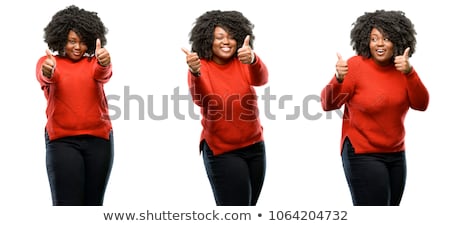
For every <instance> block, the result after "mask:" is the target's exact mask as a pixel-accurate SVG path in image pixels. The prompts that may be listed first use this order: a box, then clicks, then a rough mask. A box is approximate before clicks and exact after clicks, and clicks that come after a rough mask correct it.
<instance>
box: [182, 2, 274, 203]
mask: <svg viewBox="0 0 450 226" xmlns="http://www.w3.org/2000/svg"><path fill="white" fill-rule="evenodd" d="M253 27H254V25H253V24H252V23H251V22H250V21H249V20H248V19H247V18H246V17H245V16H244V15H243V14H242V13H241V12H237V11H220V10H213V11H208V12H206V13H204V14H203V15H201V16H200V17H198V18H197V20H196V23H195V25H194V27H193V28H192V30H191V32H190V43H191V44H192V52H190V51H188V50H186V49H183V51H184V53H185V54H186V61H187V64H188V66H189V72H188V83H189V88H190V92H191V95H192V98H193V100H194V102H195V104H197V105H198V106H200V108H201V112H202V126H203V130H202V133H201V136H200V150H201V151H202V153H203V160H204V164H205V168H206V172H207V175H208V178H209V181H210V183H211V187H212V190H213V193H214V197H215V201H216V204H217V205H218V206H250V205H251V206H254V205H256V203H257V201H258V198H259V195H260V192H261V189H262V186H263V182H264V177H265V170H266V154H265V144H264V138H263V128H262V126H261V123H260V120H259V117H258V106H257V96H256V92H255V90H254V88H253V86H262V85H264V84H266V83H267V80H268V71H267V68H266V66H265V64H264V63H263V61H262V60H261V59H260V58H259V57H258V56H257V55H256V54H255V53H254V52H253V50H252V46H253V39H254V36H253Z"/></svg>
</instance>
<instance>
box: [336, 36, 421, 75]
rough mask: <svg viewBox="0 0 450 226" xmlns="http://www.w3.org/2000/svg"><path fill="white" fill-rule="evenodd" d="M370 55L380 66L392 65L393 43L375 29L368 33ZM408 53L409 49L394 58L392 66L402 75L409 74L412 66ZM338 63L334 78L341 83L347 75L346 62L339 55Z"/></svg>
mask: <svg viewBox="0 0 450 226" xmlns="http://www.w3.org/2000/svg"><path fill="white" fill-rule="evenodd" d="M369 48H370V54H371V56H372V58H373V60H374V61H375V62H376V63H377V64H378V65H380V66H388V65H391V64H392V61H391V59H392V57H393V56H394V51H393V49H394V43H392V42H391V40H389V39H388V38H386V37H384V35H383V34H382V33H381V32H380V31H379V30H378V29H376V28H373V29H372V32H371V33H370V43H369ZM409 51H410V48H406V49H405V51H404V53H403V55H400V56H395V58H394V65H395V68H396V69H397V70H398V71H401V72H402V73H403V74H409V73H410V72H411V70H412V66H411V65H410V63H409ZM337 57H338V61H337V63H336V77H337V79H338V80H340V81H343V80H344V77H345V76H346V75H347V73H348V65H347V61H346V60H344V59H343V58H342V56H341V54H339V53H338V54H337Z"/></svg>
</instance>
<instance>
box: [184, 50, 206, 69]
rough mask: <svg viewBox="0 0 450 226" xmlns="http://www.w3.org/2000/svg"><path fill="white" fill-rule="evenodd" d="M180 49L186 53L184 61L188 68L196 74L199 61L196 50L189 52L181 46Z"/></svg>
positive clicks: (199, 65) (199, 64)
mask: <svg viewBox="0 0 450 226" xmlns="http://www.w3.org/2000/svg"><path fill="white" fill-rule="evenodd" d="M181 51H183V52H184V54H186V63H187V65H188V66H189V70H190V71H191V72H192V73H193V74H198V73H199V72H200V67H201V66H202V65H201V62H200V58H199V57H198V54H197V53H196V52H190V51H189V50H187V49H186V48H181Z"/></svg>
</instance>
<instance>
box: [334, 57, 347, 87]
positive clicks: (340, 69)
mask: <svg viewBox="0 0 450 226" xmlns="http://www.w3.org/2000/svg"><path fill="white" fill-rule="evenodd" d="M337 57H338V61H337V62H336V78H337V80H338V81H340V82H342V81H343V80H344V77H345V76H346V75H347V73H348V64H347V61H346V60H344V59H343V58H342V55H341V54H340V53H337Z"/></svg>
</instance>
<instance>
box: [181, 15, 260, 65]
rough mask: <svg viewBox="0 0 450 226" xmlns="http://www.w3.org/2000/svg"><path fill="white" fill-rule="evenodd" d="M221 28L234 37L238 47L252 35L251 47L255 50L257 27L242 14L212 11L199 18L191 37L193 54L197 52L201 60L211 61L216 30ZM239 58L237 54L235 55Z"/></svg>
mask: <svg viewBox="0 0 450 226" xmlns="http://www.w3.org/2000/svg"><path fill="white" fill-rule="evenodd" d="M217 26H218V27H221V28H223V29H224V30H225V31H227V32H228V33H229V34H230V35H231V37H233V38H234V39H235V40H236V42H237V46H242V45H243V44H244V39H245V37H246V36H247V35H250V46H251V47H252V48H253V40H254V39H255V36H254V35H253V28H254V27H255V25H254V24H252V23H251V22H250V21H249V20H248V19H247V18H246V17H245V16H244V15H243V14H242V13H241V12H238V11H220V10H212V11H208V12H206V13H204V14H203V15H201V16H200V17H198V18H197V19H196V21H195V23H194V26H193V28H192V30H191V31H190V33H189V35H190V38H189V42H190V44H192V52H197V54H198V56H199V57H200V58H204V59H208V60H211V59H212V56H213V52H212V44H213V41H214V29H215V28H216V27H217ZM235 56H237V52H236V53H235Z"/></svg>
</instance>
